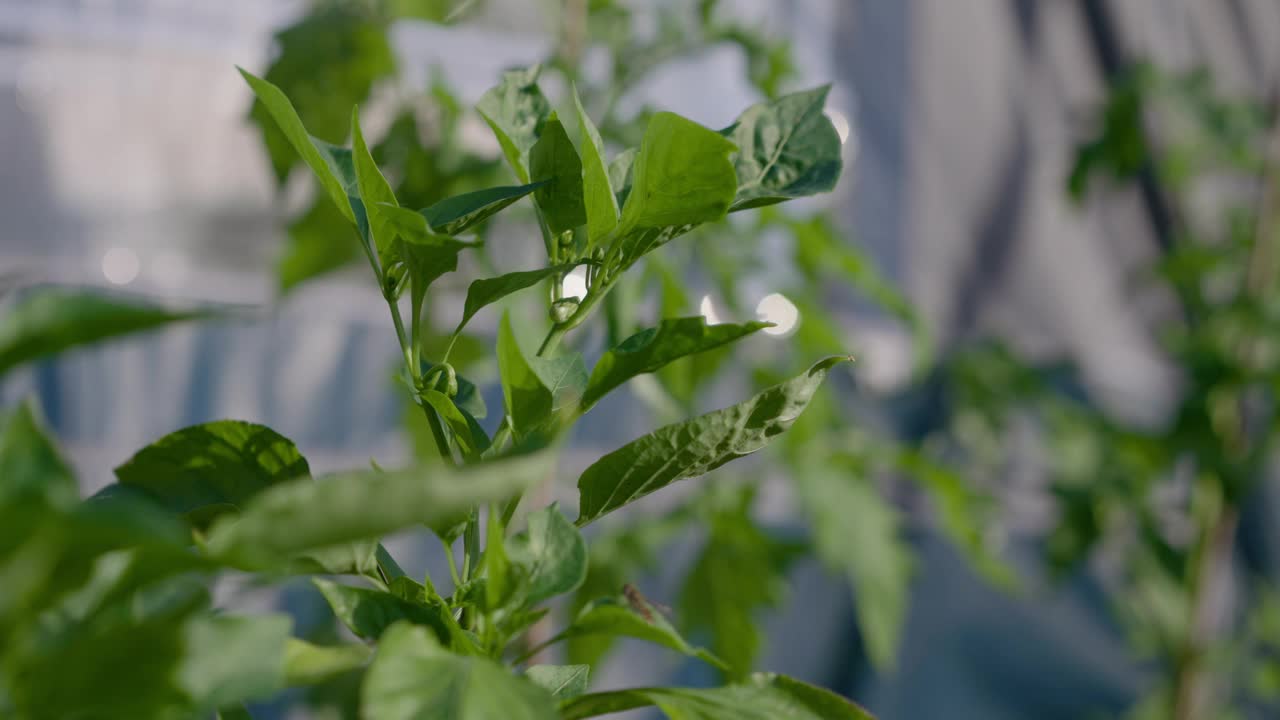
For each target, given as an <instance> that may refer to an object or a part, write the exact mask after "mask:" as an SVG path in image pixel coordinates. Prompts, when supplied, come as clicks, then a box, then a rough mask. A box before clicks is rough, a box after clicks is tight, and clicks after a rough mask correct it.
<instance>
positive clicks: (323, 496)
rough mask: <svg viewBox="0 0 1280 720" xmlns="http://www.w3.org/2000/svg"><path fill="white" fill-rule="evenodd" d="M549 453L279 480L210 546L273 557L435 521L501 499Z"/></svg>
mask: <svg viewBox="0 0 1280 720" xmlns="http://www.w3.org/2000/svg"><path fill="white" fill-rule="evenodd" d="M546 469H547V457H545V456H544V455H542V454H534V455H525V456H521V457H517V458H512V459H508V460H502V461H498V462H491V463H485V464H484V465H476V466H469V467H462V468H448V467H443V466H429V467H424V468H420V469H414V470H402V471H397V472H375V471H368V472H354V473H347V474H343V475H338V476H334V477H330V478H321V479H319V480H317V481H311V480H303V481H293V482H289V483H284V484H282V485H279V486H276V487H273V488H271V489H269V490H267V491H265V492H263V493H261V494H260V495H259V496H257V497H255V498H254V499H253V500H252V501H250V503H249V504H248V506H247V507H246V508H245V510H244V512H243V513H241V515H240V517H239V519H223V520H221V521H219V522H217V523H215V524H214V526H213V527H212V528H211V529H210V531H209V541H208V547H209V549H210V551H211V552H212V553H213V554H214V555H215V556H217V557H221V558H224V559H226V560H229V561H232V562H234V563H238V564H242V565H248V566H251V567H252V566H259V565H268V566H270V565H272V564H276V563H279V562H280V561H282V560H287V559H289V558H290V557H292V556H294V555H296V554H299V553H303V552H307V551H310V550H317V549H322V548H328V547H332V546H334V545H340V544H342V543H348V542H354V541H357V540H367V539H370V538H376V537H379V536H382V535H385V534H387V533H392V532H396V531H397V530H403V529H405V528H408V527H412V526H414V525H417V524H419V523H423V524H427V525H434V524H438V523H446V522H449V521H452V520H455V519H456V518H457V517H458V516H459V515H465V514H466V513H467V512H468V511H469V510H470V508H471V507H472V506H474V505H477V504H479V503H484V502H489V501H502V500H505V499H507V498H508V497H510V496H511V495H514V494H516V493H518V492H520V491H522V490H524V489H526V488H527V487H529V486H530V485H531V484H532V483H534V482H536V481H537V480H539V479H541V478H542V477H544V476H545V473H546Z"/></svg>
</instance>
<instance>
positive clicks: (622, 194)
mask: <svg viewBox="0 0 1280 720" xmlns="http://www.w3.org/2000/svg"><path fill="white" fill-rule="evenodd" d="M639 155H640V148H638V147H633V148H627V149H626V150H623V151H622V152H620V153H618V154H617V155H616V156H615V157H614V158H613V161H612V162H610V163H609V186H610V187H612V188H613V192H614V193H615V195H616V196H617V197H616V198H615V201H616V206H617V207H625V206H626V203H627V196H628V195H630V194H631V183H632V182H633V181H634V179H635V164H636V157H637V156H639Z"/></svg>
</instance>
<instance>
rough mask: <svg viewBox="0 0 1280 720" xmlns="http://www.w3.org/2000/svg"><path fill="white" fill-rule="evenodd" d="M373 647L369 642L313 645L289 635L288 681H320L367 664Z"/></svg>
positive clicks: (285, 667)
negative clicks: (370, 646)
mask: <svg viewBox="0 0 1280 720" xmlns="http://www.w3.org/2000/svg"><path fill="white" fill-rule="evenodd" d="M372 654H373V653H372V651H371V650H370V649H369V646H368V645H363V644H351V645H332V646H325V645H312V644H311V643H309V642H305V641H303V640H299V639H297V638H289V639H288V640H286V641H285V646H284V677H285V684H286V685H288V686H290V687H292V686H296V685H317V684H319V683H322V682H325V681H328V680H330V679H332V678H334V677H337V676H339V675H343V674H345V673H348V672H350V671H352V670H356V669H359V668H361V667H364V664H365V663H366V662H368V661H369V656H370V655H372Z"/></svg>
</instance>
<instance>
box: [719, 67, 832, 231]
mask: <svg viewBox="0 0 1280 720" xmlns="http://www.w3.org/2000/svg"><path fill="white" fill-rule="evenodd" d="M830 90H831V87H830V86H829V85H825V86H823V87H820V88H814V89H812V90H805V91H803V92H797V93H792V94H790V95H784V96H782V97H780V98H778V99H777V100H774V101H772V102H768V103H762V104H759V105H753V106H752V107H750V108H748V109H747V110H746V112H744V113H742V115H740V116H739V117H738V119H737V121H735V122H734V123H733V124H732V125H730V126H729V127H727V128H725V129H724V130H723V131H721V132H722V133H723V134H724V135H726V136H728V137H729V138H730V139H731V140H733V142H734V143H735V144H736V145H737V146H738V151H739V152H738V155H737V156H736V157H735V158H734V165H735V169H736V172H737V178H738V192H737V195H736V196H735V197H734V200H733V208H732V209H733V210H735V211H736V210H745V209H747V208H753V207H761V206H763V205H771V204H773V203H778V202H782V201H784V200H789V199H791V198H798V197H807V196H809V195H816V194H817V193H823V192H829V191H830V190H831V189H832V188H834V187H835V185H836V181H837V180H838V179H839V178H840V170H841V165H842V159H841V148H840V136H839V135H838V134H837V133H836V129H835V126H834V125H832V124H831V119H830V118H828V117H827V116H826V115H825V114H824V113H823V111H822V109H823V106H824V105H825V104H826V101H827V93H828V91H830Z"/></svg>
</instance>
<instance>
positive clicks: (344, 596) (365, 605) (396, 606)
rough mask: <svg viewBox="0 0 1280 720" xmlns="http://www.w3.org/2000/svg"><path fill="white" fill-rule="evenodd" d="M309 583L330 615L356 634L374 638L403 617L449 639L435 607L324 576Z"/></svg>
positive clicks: (441, 637) (444, 638) (443, 638)
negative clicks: (322, 598)
mask: <svg viewBox="0 0 1280 720" xmlns="http://www.w3.org/2000/svg"><path fill="white" fill-rule="evenodd" d="M311 583H312V584H313V585H315V586H316V589H318V590H319V591H320V594H321V595H323V596H324V599H325V601H326V602H328V603H329V607H330V608H332V609H333V614H334V616H335V617H337V618H338V620H340V621H342V624H343V625H346V626H347V629H349V630H350V631H351V632H353V633H355V635H356V637H359V638H362V639H365V640H377V639H378V638H379V637H381V636H382V633H383V632H384V631H385V630H386V629H387V628H389V627H391V625H392V624H393V623H396V622H398V621H401V620H404V621H408V622H411V623H413V624H415V625H422V626H424V627H428V628H431V630H432V632H434V633H435V634H436V637H438V638H440V639H441V640H447V639H448V638H449V629H448V628H447V627H446V626H445V623H444V620H443V619H442V618H441V617H440V613H441V610H440V609H439V608H437V607H433V606H430V605H426V604H422V603H415V602H410V601H408V600H404V599H402V598H399V597H397V596H395V595H392V594H391V593H389V592H383V591H382V590H374V589H372V588H361V587H352V586H350V585H340V584H338V583H335V582H333V581H331V580H326V579H324V578H311Z"/></svg>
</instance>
